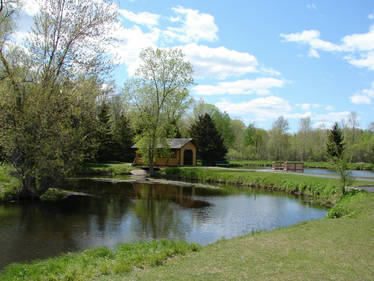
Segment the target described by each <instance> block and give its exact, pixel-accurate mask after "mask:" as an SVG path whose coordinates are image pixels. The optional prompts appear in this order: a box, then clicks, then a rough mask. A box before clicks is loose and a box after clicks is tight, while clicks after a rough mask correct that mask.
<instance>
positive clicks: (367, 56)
mask: <svg viewBox="0 0 374 281" xmlns="http://www.w3.org/2000/svg"><path fill="white" fill-rule="evenodd" d="M373 17H374V14H373ZM280 36H281V37H282V38H283V39H284V40H285V41H287V42H297V43H300V44H304V45H308V46H309V47H310V49H309V57H314V58H319V57H320V55H319V53H318V51H326V52H345V53H347V55H345V56H344V59H345V60H346V61H348V62H349V63H350V64H352V65H354V66H357V67H366V68H368V69H370V70H374V25H372V26H371V27H370V29H369V31H368V32H367V33H357V34H350V35H346V36H344V37H343V38H342V39H341V40H340V41H341V42H340V43H339V44H335V43H332V42H328V41H325V40H322V39H321V38H320V37H321V35H320V32H319V31H318V30H303V31H301V32H296V33H290V34H281V35H280Z"/></svg>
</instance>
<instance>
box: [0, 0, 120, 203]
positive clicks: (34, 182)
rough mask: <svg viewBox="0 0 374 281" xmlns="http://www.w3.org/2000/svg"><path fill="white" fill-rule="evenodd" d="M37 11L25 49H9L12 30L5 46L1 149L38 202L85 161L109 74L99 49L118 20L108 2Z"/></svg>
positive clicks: (70, 2) (63, 2) (59, 3)
mask: <svg viewBox="0 0 374 281" xmlns="http://www.w3.org/2000/svg"><path fill="white" fill-rule="evenodd" d="M40 4H41V11H40V12H39V14H37V15H36V16H35V18H34V27H33V29H32V34H31V36H30V39H29V41H28V42H27V44H25V46H24V48H17V47H12V46H10V45H7V46H6V44H7V43H6V40H5V38H6V36H7V35H8V34H10V33H11V31H9V32H8V33H6V32H1V36H2V38H1V40H0V41H1V42H2V43H1V44H2V45H1V48H0V73H1V77H2V79H1V81H0V95H1V96H0V108H1V110H0V146H1V147H3V148H4V151H5V154H6V160H7V161H8V162H9V163H10V164H12V165H13V166H14V168H15V170H16V176H17V177H19V178H20V179H21V181H22V187H21V195H22V196H25V197H39V196H41V195H42V194H43V193H44V192H45V191H46V190H48V188H49V187H52V186H55V185H56V184H58V183H59V182H60V180H62V179H63V178H64V177H65V176H67V175H70V174H71V173H73V172H74V171H75V170H76V169H77V167H78V166H79V164H80V163H81V162H82V161H83V160H84V159H85V158H86V156H87V155H86V151H87V149H86V147H87V146H88V145H91V141H92V138H91V134H92V132H93V131H94V130H93V126H95V125H96V124H95V103H96V99H97V97H98V96H99V95H101V94H102V91H101V87H102V83H103V78H104V76H103V75H102V73H104V72H101V71H104V70H107V69H109V68H110V63H109V62H108V61H107V60H106V59H105V58H104V56H103V55H102V48H101V46H102V45H105V44H104V43H105V42H108V41H107V39H106V37H105V35H106V34H107V33H108V28H109V25H110V24H111V23H113V22H114V20H115V19H116V11H115V10H114V9H113V6H111V5H109V4H108V3H106V2H97V1H90V0H81V1H74V0H43V1H40ZM0 14H2V13H0ZM25 50H26V51H25Z"/></svg>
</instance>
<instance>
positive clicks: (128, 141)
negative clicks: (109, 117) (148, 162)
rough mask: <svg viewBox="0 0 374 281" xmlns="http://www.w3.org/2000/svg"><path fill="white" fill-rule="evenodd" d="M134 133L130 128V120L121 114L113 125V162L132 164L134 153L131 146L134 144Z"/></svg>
mask: <svg viewBox="0 0 374 281" xmlns="http://www.w3.org/2000/svg"><path fill="white" fill-rule="evenodd" d="M133 139H134V132H133V129H132V128H131V126H130V120H129V118H127V117H126V115H125V114H124V113H123V114H122V115H121V116H120V117H119V118H118V120H117V121H116V122H115V123H114V128H113V141H114V148H113V153H114V160H117V161H125V162H132V161H133V160H134V152H133V150H132V148H131V147H132V145H133V144H134V141H133Z"/></svg>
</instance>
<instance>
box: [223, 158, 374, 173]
mask: <svg viewBox="0 0 374 281" xmlns="http://www.w3.org/2000/svg"><path fill="white" fill-rule="evenodd" d="M288 162H291V163H292V162H295V161H288ZM272 163H273V161H267V160H231V161H229V166H230V167H271V164H272ZM303 163H304V168H322V169H333V166H332V164H331V163H329V162H303ZM348 167H349V169H351V170H369V171H374V164H372V163H348Z"/></svg>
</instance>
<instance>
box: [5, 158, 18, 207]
mask: <svg viewBox="0 0 374 281" xmlns="http://www.w3.org/2000/svg"><path fill="white" fill-rule="evenodd" d="M12 173H14V169H12V168H11V167H10V166H9V165H5V164H0V201H11V200H15V199H17V195H18V193H19V190H20V186H21V183H20V181H19V180H18V179H17V178H15V177H13V176H12Z"/></svg>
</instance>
